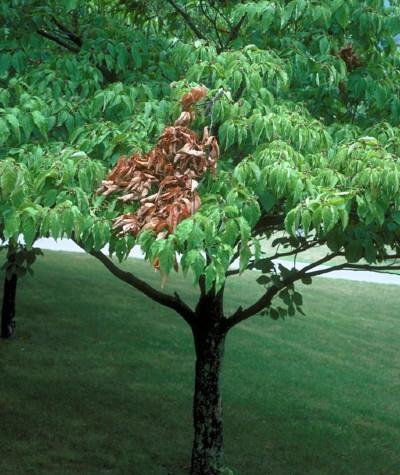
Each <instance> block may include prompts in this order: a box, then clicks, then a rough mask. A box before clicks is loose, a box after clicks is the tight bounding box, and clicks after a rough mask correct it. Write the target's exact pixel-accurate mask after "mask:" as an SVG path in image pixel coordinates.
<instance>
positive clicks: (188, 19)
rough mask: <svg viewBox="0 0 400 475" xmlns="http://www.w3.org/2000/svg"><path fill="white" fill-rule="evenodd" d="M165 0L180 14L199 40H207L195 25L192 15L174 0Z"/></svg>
mask: <svg viewBox="0 0 400 475" xmlns="http://www.w3.org/2000/svg"><path fill="white" fill-rule="evenodd" d="M167 2H168V3H169V4H170V5H171V6H172V7H173V8H174V10H175V11H176V12H178V13H179V15H181V17H182V18H183V19H184V20H185V22H186V23H187V25H188V27H189V28H190V29H191V30H192V31H193V33H194V34H195V35H196V36H197V37H198V38H199V39H201V40H207V38H206V37H205V36H204V35H203V33H202V32H201V30H200V29H199V28H198V27H197V26H196V24H195V23H194V21H193V19H192V17H191V16H190V15H189V14H188V13H187V12H186V11H185V10H184V9H183V8H182V7H181V6H180V5H178V4H177V3H176V2H175V1H174V0H167Z"/></svg>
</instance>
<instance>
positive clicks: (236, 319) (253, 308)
mask: <svg viewBox="0 0 400 475" xmlns="http://www.w3.org/2000/svg"><path fill="white" fill-rule="evenodd" d="M336 255H337V254H336V253H331V254H328V255H326V256H325V257H323V258H322V259H319V260H318V261H315V262H313V263H312V264H309V265H308V266H305V267H303V269H301V270H299V271H297V272H295V273H292V274H291V275H289V276H288V277H287V278H286V279H283V280H282V282H280V284H279V285H272V286H271V287H269V288H268V289H267V291H266V292H265V294H264V295H262V296H261V297H260V298H259V299H258V300H257V302H255V303H254V304H253V305H250V306H249V307H247V308H245V309H243V308H242V307H239V308H238V309H237V310H236V312H235V313H233V314H232V315H231V316H230V317H229V318H228V319H227V327H228V328H229V329H230V328H232V327H233V326H235V325H237V324H238V323H240V322H242V321H243V320H247V319H248V318H250V317H252V316H253V315H256V314H257V313H259V312H261V310H263V309H264V308H266V307H268V305H269V304H270V303H271V300H272V298H273V297H274V296H275V295H276V294H277V293H278V292H279V291H281V290H282V289H284V288H285V287H286V286H288V285H290V284H293V283H294V282H296V280H299V279H301V278H302V277H306V276H310V277H311V276H312V275H320V274H324V273H326V272H331V271H332V270H336V269H337V268H338V266H332V267H329V268H327V269H321V270H320V271H316V272H318V274H317V273H314V274H313V273H308V274H307V272H308V271H309V270H312V269H314V268H315V267H318V266H320V265H321V264H324V263H325V262H328V261H330V260H331V259H333V258H334V257H336ZM340 268H342V267H340Z"/></svg>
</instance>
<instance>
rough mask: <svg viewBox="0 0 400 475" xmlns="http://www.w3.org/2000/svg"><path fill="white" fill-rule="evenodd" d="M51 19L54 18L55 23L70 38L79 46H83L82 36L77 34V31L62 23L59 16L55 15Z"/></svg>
mask: <svg viewBox="0 0 400 475" xmlns="http://www.w3.org/2000/svg"><path fill="white" fill-rule="evenodd" d="M51 19H52V20H53V23H54V24H55V25H56V26H57V27H58V28H59V29H60V30H61V31H63V32H64V33H65V34H66V35H67V36H68V38H69V39H70V40H71V41H72V42H74V43H75V44H76V46H78V48H81V47H82V38H81V37H80V36H79V35H77V34H76V33H74V32H73V31H71V30H69V29H68V28H67V27H66V26H64V25H63V24H62V23H60V22H59V21H58V20H57V18H55V17H54V16H52V17H51Z"/></svg>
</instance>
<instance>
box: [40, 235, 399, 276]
mask: <svg viewBox="0 0 400 475" xmlns="http://www.w3.org/2000/svg"><path fill="white" fill-rule="evenodd" d="M35 247H40V248H41V249H49V250H52V251H69V252H84V251H83V250H82V249H81V248H80V247H79V246H77V245H76V244H75V243H74V242H73V241H71V240H69V239H59V240H58V241H55V240H54V239H44V238H43V239H39V240H37V241H36V242H35ZM104 251H105V252H106V253H107V248H104ZM130 257H135V258H137V259H143V253H142V252H141V250H140V248H139V246H135V247H134V248H133V250H132V252H131V253H130ZM275 262H276V263H279V264H282V265H284V266H285V267H291V266H292V262H291V261H284V260H279V261H278V260H277V261H275ZM306 265H307V264H305V263H302V262H296V268H297V269H302V268H303V267H304V266H306ZM232 267H233V268H235V267H237V266H236V265H235V263H234V264H233V266H232ZM328 267H329V266H319V267H316V268H315V269H314V270H322V269H327V268H328ZM320 277H324V278H329V279H345V280H353V281H357V282H371V283H374V284H391V285H400V275H396V274H384V273H382V272H369V271H354V270H337V271H332V272H329V273H328V274H323V275H321V276H320Z"/></svg>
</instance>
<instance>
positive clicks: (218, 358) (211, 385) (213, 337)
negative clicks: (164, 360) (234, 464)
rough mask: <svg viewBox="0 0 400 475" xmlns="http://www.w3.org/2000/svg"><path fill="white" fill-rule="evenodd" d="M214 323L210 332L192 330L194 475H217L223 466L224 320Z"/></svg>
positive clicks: (192, 471) (192, 473)
mask: <svg viewBox="0 0 400 475" xmlns="http://www.w3.org/2000/svg"><path fill="white" fill-rule="evenodd" d="M199 318H201V317H200V316H199ZM202 318H203V319H204V316H203V317H202ZM214 323H215V324H214V325H213V326H212V327H211V328H210V329H208V330H207V331H198V330H197V331H196V330H195V329H194V330H193V333H194V340H195V347H196V382H195V391H194V399H193V419H194V442H193V452H192V468H191V472H190V473H191V475H218V474H220V470H221V469H222V468H223V466H224V440H223V427H222V397H221V369H222V361H223V355H224V343H225V332H223V331H221V330H219V327H221V325H220V323H221V320H219V319H218V320H216V321H214Z"/></svg>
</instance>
